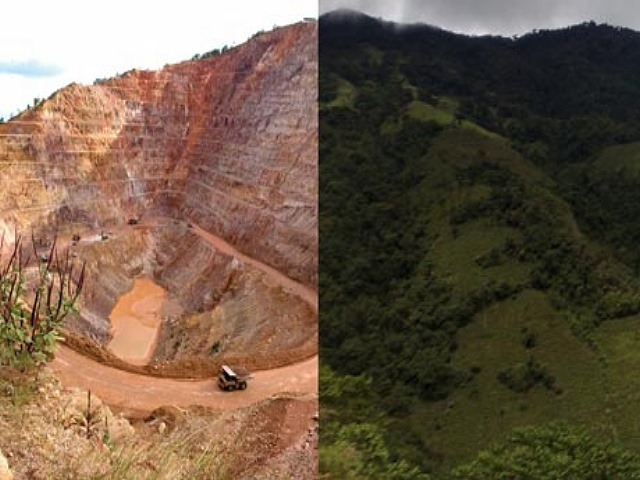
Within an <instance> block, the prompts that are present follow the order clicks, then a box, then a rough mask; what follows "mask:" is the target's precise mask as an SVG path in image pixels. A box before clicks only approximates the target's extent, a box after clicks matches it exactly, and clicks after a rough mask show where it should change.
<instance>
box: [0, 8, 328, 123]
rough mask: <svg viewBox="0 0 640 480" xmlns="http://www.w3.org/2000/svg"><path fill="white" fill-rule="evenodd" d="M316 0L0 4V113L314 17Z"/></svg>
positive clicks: (14, 111) (4, 115) (160, 65)
mask: <svg viewBox="0 0 640 480" xmlns="http://www.w3.org/2000/svg"><path fill="white" fill-rule="evenodd" d="M317 11H318V2H317V0H268V1H262V0H236V1H233V2H227V1H225V2H220V1H204V0H203V1H199V0H181V1H179V2H174V1H157V0H155V1H152V0H110V1H109V2H90V1H86V0H85V1H83V0H20V1H13V2H7V4H6V5H4V4H3V6H2V20H3V22H2V28H0V117H3V118H5V119H8V118H9V117H11V116H12V115H13V114H15V113H17V112H18V111H20V110H22V109H24V108H25V107H26V106H27V105H28V104H31V103H32V102H33V99H34V98H36V97H37V98H47V97H49V96H50V95H51V94H52V93H53V92H54V91H56V90H58V89H59V88H61V87H64V86H65V85H68V84H69V83H71V82H78V83H84V84H91V83H93V81H94V80H95V79H96V78H106V77H112V76H114V75H116V74H118V73H124V72H125V71H127V70H131V69H132V68H138V69H158V68H162V66H164V65H165V64H168V63H177V62H179V61H182V60H187V59H189V58H191V57H192V56H193V55H194V54H196V53H203V52H207V51H209V50H212V49H214V48H220V47H222V46H224V45H229V46H232V45H238V44H240V43H243V42H244V41H245V40H246V39H247V38H249V37H250V36H251V35H252V34H254V33H255V32H257V31H259V30H270V29H271V28H273V27H274V26H283V25H288V24H291V23H295V22H297V21H300V20H302V19H303V18H304V17H316V16H317Z"/></svg>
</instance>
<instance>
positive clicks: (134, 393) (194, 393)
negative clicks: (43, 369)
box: [50, 218, 318, 416]
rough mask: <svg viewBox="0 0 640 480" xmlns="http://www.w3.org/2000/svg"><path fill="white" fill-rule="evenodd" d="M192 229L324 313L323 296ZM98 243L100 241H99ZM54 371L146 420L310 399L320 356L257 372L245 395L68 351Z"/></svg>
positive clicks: (213, 384)
mask: <svg viewBox="0 0 640 480" xmlns="http://www.w3.org/2000/svg"><path fill="white" fill-rule="evenodd" d="M164 221H171V220H170V219H163V218H154V219H150V220H148V221H145V222H144V223H141V224H139V225H136V226H135V227H133V228H148V227H152V226H159V225H162V223H163V222H164ZM122 228H132V227H130V226H129V227H122ZM190 228H191V229H192V230H193V231H194V233H196V234H197V235H199V236H200V237H201V238H203V239H205V240H206V241H207V242H208V243H209V244H210V245H212V246H213V247H214V248H216V249H217V250H219V251H220V252H222V253H225V254H227V255H231V256H233V257H235V258H237V259H238V260H240V261H242V262H245V263H247V264H250V265H252V266H254V267H255V268H258V269H259V270H261V271H262V272H264V273H265V274H266V275H267V276H268V277H269V278H270V279H271V280H273V281H274V282H275V283H276V284H278V285H280V286H282V287H283V288H285V289H286V290H288V291H290V292H291V293H293V294H295V295H297V296H299V297H300V298H302V299H303V300H304V301H306V302H307V303H308V304H309V305H311V306H312V308H313V309H314V311H316V312H317V311H318V295H317V293H316V292H315V291H314V290H313V289H311V288H309V287H307V286H305V285H302V284H300V283H298V282H296V281H294V280H292V279H291V278H289V277H287V276H286V275H284V274H283V273H281V272H279V271H278V270H276V269H275V268H273V267H271V266H269V265H267V264H265V263H263V262H261V261H259V260H256V259H254V258H251V257H249V256H247V255H245V254H243V253H241V252H239V251H238V250H236V249H235V248H234V247H233V246H232V245H230V244H229V243H227V242H226V241H225V240H223V239H222V238H220V237H218V236H216V235H213V234H210V233H208V232H206V231H205V230H203V229H202V228H200V227H198V226H196V225H193V226H191V227H190ZM119 230H121V228H118V229H115V230H114V231H112V234H115V235H117V234H118V231H119ZM86 233H87V232H83V238H86V236H85V235H86ZM96 238H97V239H98V238H99V236H96ZM84 241H86V240H84ZM90 241H91V240H90ZM95 241H99V240H95ZM66 243H67V242H64V241H63V242H61V244H62V245H63V246H64V247H67V246H68V245H66ZM50 365H51V367H52V369H53V370H54V371H55V372H56V374H57V376H58V378H59V379H60V381H61V382H62V384H63V385H64V386H65V387H79V388H82V389H86V390H91V391H92V392H93V393H94V394H95V395H97V396H98V397H99V398H101V399H102V400H103V402H105V403H106V404H109V405H111V406H113V407H117V408H118V409H119V410H121V411H123V412H124V413H125V414H127V415H129V416H134V415H144V414H147V413H149V412H151V411H152V410H154V409H156V408H158V407H160V406H163V405H174V406H177V407H188V406H194V405H198V406H205V407H210V408H214V409H219V410H227V409H236V408H241V407H245V406H249V405H252V404H255V403H257V402H259V401H261V400H264V399H266V398H269V397H271V396H273V395H275V394H278V393H293V394H310V395H317V393H318V356H317V355H315V356H314V357H312V358H310V359H308V360H305V361H302V362H299V363H295V364H291V365H288V366H285V367H281V368H276V369H271V370H262V371H256V372H254V373H253V374H252V378H251V380H250V381H249V387H248V388H247V390H245V391H242V392H222V391H221V390H219V389H218V387H217V383H216V379H215V378H211V379H207V380H197V381H194V380H178V379H168V378H159V377H151V376H146V375H140V374H135V373H130V372H126V371H123V370H119V369H116V368H113V367H109V366H107V365H104V364H101V363H99V362H97V361H94V360H91V359H89V358H87V357H85V356H83V355H82V354H80V353H78V352H76V351H74V350H72V349H70V348H68V347H65V346H62V345H61V346H60V348H59V350H58V352H57V354H56V358H55V359H54V360H53V361H52V363H51V364H50Z"/></svg>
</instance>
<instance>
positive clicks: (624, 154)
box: [593, 142, 640, 177]
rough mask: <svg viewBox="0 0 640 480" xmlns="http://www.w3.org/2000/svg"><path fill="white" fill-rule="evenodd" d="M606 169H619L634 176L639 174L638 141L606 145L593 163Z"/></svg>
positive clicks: (639, 151) (639, 154) (639, 146)
mask: <svg viewBox="0 0 640 480" xmlns="http://www.w3.org/2000/svg"><path fill="white" fill-rule="evenodd" d="M593 165H594V166H596V167H598V168H601V169H603V170H607V171H614V172H616V171H620V172H625V173H628V174H631V175H633V176H635V177H637V176H639V175H640V142H633V143H625V144H623V145H614V146H612V147H607V148H605V149H604V150H602V152H601V153H600V155H598V157H597V158H596V160H595V161H594V163H593Z"/></svg>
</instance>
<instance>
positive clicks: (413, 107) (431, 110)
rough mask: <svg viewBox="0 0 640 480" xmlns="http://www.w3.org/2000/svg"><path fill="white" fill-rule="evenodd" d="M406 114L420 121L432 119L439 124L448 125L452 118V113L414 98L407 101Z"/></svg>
mask: <svg viewBox="0 0 640 480" xmlns="http://www.w3.org/2000/svg"><path fill="white" fill-rule="evenodd" d="M407 115H409V117H411V118H415V119H416V120H420V121H422V122H428V121H434V122H436V123H438V124H439V125H449V124H451V123H452V122H453V120H454V116H453V115H452V114H450V113H448V112H446V111H444V110H440V109H439V108H436V107H434V106H433V105H429V104H428V103H425V102H421V101H419V100H414V101H413V102H411V103H409V105H408V106H407Z"/></svg>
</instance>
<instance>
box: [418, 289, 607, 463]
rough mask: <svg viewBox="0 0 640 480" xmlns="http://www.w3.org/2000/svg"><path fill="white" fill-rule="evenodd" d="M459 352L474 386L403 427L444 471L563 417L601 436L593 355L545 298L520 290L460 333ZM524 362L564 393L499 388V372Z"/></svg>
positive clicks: (601, 397)
mask: <svg viewBox="0 0 640 480" xmlns="http://www.w3.org/2000/svg"><path fill="white" fill-rule="evenodd" d="M525 329H526V330H525ZM526 332H535V335H536V342H535V346H534V347H532V348H526V347H525V345H524V344H523V339H524V336H525V333H526ZM458 346H459V348H458V351H457V353H456V354H455V359H454V363H455V365H456V366H458V367H459V368H464V369H468V370H469V372H475V373H474V374H473V378H472V380H471V381H469V382H468V383H467V384H466V385H465V386H464V387H463V388H461V389H459V390H457V391H456V392H455V393H454V394H453V395H452V396H451V397H450V398H448V399H447V400H445V401H441V402H435V403H421V404H420V405H419V406H418V407H417V408H416V409H415V411H414V412H413V414H412V415H411V416H410V417H408V419H407V420H406V428H407V429H409V430H414V431H415V432H416V433H417V434H418V435H419V436H420V437H421V438H422V439H423V441H424V442H425V444H426V445H427V446H428V448H429V449H430V450H431V451H432V452H433V453H434V455H436V456H440V459H441V465H440V466H441V467H443V471H445V470H447V469H448V468H450V467H451V466H453V465H456V464H459V463H460V462H463V461H466V460H468V459H470V458H471V457H472V456H473V455H474V454H475V453H476V452H477V449H478V445H485V444H486V443H487V441H489V440H491V441H496V440H498V439H500V438H503V437H504V435H506V434H507V433H508V432H509V431H510V430H512V429H513V428H515V427H519V426H525V425H534V424H541V423H546V422H550V421H554V420H557V419H559V418H561V419H563V420H565V421H568V422H576V423H579V424H585V425H589V426H595V427H596V428H598V427H600V430H606V427H607V425H608V423H607V418H606V414H605V408H604V406H605V404H606V388H605V385H604V382H603V376H602V371H601V366H600V364H599V362H598V359H597V355H596V354H595V353H594V352H593V351H592V350H590V349H589V348H588V347H587V346H585V345H584V344H583V343H581V342H580V341H578V340H577V339H576V338H575V337H574V336H573V335H572V333H571V331H570V329H569V327H568V326H567V325H566V323H565V322H564V320H563V318H562V316H561V315H560V314H559V313H558V312H556V311H555V310H554V309H553V307H552V306H551V305H550V304H549V302H548V300H547V298H546V296H545V295H544V294H543V293H541V292H539V291H535V290H525V291H524V292H522V293H521V294H520V295H519V296H518V297H517V298H514V299H508V300H506V301H504V302H501V303H498V304H494V305H492V306H491V307H489V308H487V309H486V310H485V311H483V312H481V313H479V314H478V315H476V317H475V318H474V320H473V322H472V323H471V324H470V325H468V326H467V327H465V328H463V329H462V330H461V331H460V332H459V334H458ZM529 357H533V358H535V360H536V362H539V363H540V364H544V365H546V366H547V367H548V370H549V372H550V373H551V374H552V375H553V376H554V377H555V383H556V385H557V387H558V388H561V389H562V393H560V394H558V393H555V392H553V391H550V390H548V389H547V388H545V386H544V385H534V386H532V387H531V388H530V389H529V390H528V391H526V392H524V393H517V392H514V391H512V390H510V389H509V388H507V387H506V386H505V385H503V384H501V383H500V381H499V380H498V375H499V374H500V372H502V371H504V370H505V369H508V368H509V367H512V366H513V365H516V364H518V363H520V362H525V361H526V360H527V358H529Z"/></svg>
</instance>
